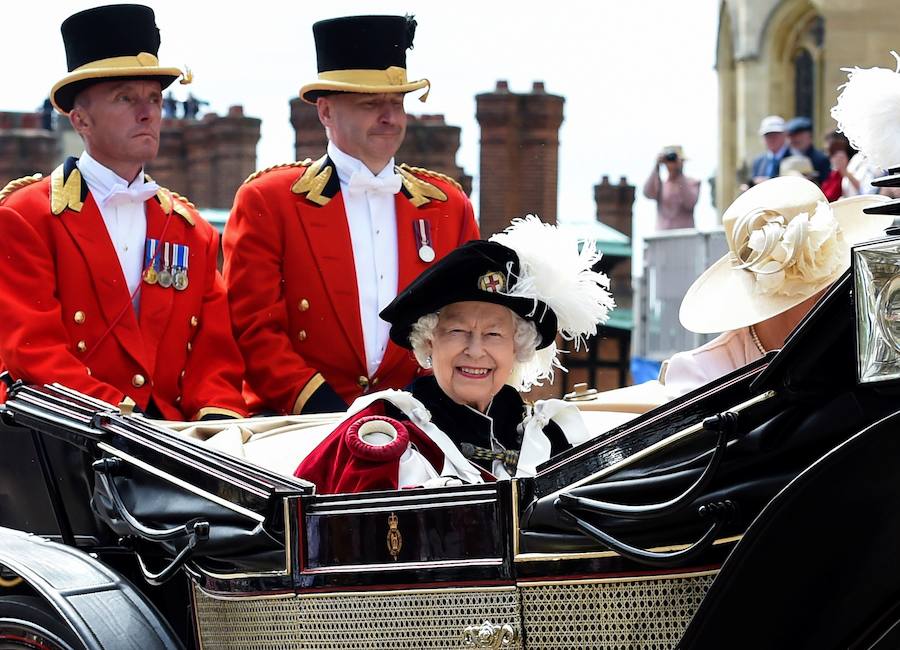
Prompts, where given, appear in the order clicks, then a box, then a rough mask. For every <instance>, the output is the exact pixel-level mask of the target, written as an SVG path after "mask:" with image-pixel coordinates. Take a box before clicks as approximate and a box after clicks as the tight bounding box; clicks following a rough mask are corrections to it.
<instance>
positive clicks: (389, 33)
mask: <svg viewBox="0 0 900 650" xmlns="http://www.w3.org/2000/svg"><path fill="white" fill-rule="evenodd" d="M415 34H416V21H415V19H414V18H413V17H412V16H347V17H345V18H331V19H329V20H320V21H319V22H317V23H315V24H314V25H313V36H314V37H315V40H316V60H317V63H318V70H319V79H318V81H314V82H312V83H308V84H306V85H305V86H303V88H301V89H300V98H301V99H303V100H304V101H306V102H309V103H311V104H312V103H315V101H316V99H318V98H319V97H321V96H323V95H327V94H330V93H335V92H347V93H408V92H411V91H413V90H418V89H419V88H425V87H426V86H429V87H430V83H429V82H428V80H427V79H420V80H418V81H407V78H406V50H407V49H410V48H412V46H413V37H414V36H415ZM427 96H428V93H427V92H426V93H425V94H424V95H423V96H422V97H421V99H422V101H425V98H426V97H427Z"/></svg>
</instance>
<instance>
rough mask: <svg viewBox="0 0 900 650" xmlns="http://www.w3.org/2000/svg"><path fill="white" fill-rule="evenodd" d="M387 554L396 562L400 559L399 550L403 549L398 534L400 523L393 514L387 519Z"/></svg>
mask: <svg viewBox="0 0 900 650" xmlns="http://www.w3.org/2000/svg"><path fill="white" fill-rule="evenodd" d="M387 547H388V553H390V554H391V557H392V558H394V560H396V559H397V558H398V557H400V549H401V548H403V536H402V535H401V534H400V521H399V519H397V515H395V514H394V513H393V512H392V513H391V516H390V517H388V533H387Z"/></svg>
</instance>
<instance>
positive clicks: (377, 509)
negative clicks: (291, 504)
mask: <svg viewBox="0 0 900 650" xmlns="http://www.w3.org/2000/svg"><path fill="white" fill-rule="evenodd" d="M485 503H497V499H496V498H494V499H478V500H472V501H441V502H439V503H434V504H425V503H408V504H403V505H386V506H380V507H374V508H354V509H352V510H351V509H347V510H307V511H306V514H307V515H308V516H318V515H352V514H360V513H375V512H393V511H400V510H416V511H420V510H433V509H437V508H448V507H453V506H477V505H482V504H485Z"/></svg>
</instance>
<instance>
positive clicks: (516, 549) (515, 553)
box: [509, 478, 519, 559]
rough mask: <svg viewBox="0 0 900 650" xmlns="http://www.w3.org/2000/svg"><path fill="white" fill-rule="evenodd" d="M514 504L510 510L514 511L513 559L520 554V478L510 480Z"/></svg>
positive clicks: (512, 502)
mask: <svg viewBox="0 0 900 650" xmlns="http://www.w3.org/2000/svg"><path fill="white" fill-rule="evenodd" d="M509 502H510V503H511V504H512V507H511V508H510V511H511V513H512V544H513V548H512V552H513V559H515V558H516V557H518V555H519V479H516V478H514V479H512V480H511V481H510V498H509Z"/></svg>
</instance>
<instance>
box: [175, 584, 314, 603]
mask: <svg viewBox="0 0 900 650" xmlns="http://www.w3.org/2000/svg"><path fill="white" fill-rule="evenodd" d="M191 588H192V590H194V589H196V590H197V591H199V592H200V593H201V594H203V596H205V597H206V598H211V599H213V600H222V601H231V600H247V601H249V600H293V599H294V598H297V596H298V594H296V593H295V592H294V591H293V587H292V588H291V591H280V592H278V593H266V594H257V593H254V594H240V595H238V594H236V593H228V592H221V591H211V590H209V589H206V588H204V587H203V586H202V585H199V584H197V583H196V582H194V583H192V584H191Z"/></svg>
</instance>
